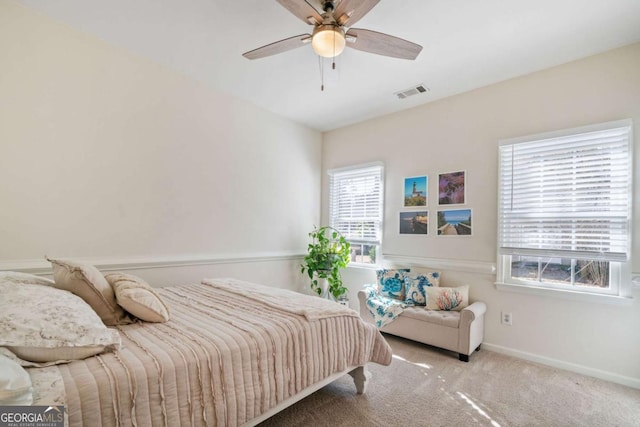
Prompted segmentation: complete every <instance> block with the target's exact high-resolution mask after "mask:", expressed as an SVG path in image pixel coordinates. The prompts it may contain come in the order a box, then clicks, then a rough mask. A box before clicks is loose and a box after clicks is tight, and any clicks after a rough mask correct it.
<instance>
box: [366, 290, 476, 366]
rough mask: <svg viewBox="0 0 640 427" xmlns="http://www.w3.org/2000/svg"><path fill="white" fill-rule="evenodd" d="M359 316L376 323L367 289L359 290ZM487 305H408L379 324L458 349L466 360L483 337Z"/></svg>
mask: <svg viewBox="0 0 640 427" xmlns="http://www.w3.org/2000/svg"><path fill="white" fill-rule="evenodd" d="M358 299H359V301H360V317H362V319H363V320H365V321H366V322H369V323H372V324H375V321H374V319H373V316H372V315H371V313H370V312H369V309H368V308H367V293H366V292H365V291H364V290H361V291H359V292H358ZM486 311H487V306H486V305H485V303H483V302H479V301H476V302H474V303H472V304H470V305H468V306H467V307H465V308H463V309H462V310H460V311H440V310H427V309H425V307H424V306H415V307H406V308H405V309H404V311H403V312H402V313H401V314H400V315H399V316H398V318H397V319H395V320H394V321H393V322H391V323H389V324H387V325H385V326H383V327H382V328H380V331H381V332H385V333H388V334H391V335H397V336H399V337H403V338H408V339H410V340H414V341H418V342H421V343H423V344H428V345H433V346H435V347H440V348H444V349H446V350H451V351H455V352H457V353H458V358H459V359H460V360H461V361H463V362H468V361H469V356H470V355H471V353H473V352H474V351H475V350H480V345H481V344H482V340H483V339H484V313H485V312H486Z"/></svg>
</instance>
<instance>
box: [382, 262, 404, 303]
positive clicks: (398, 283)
mask: <svg viewBox="0 0 640 427" xmlns="http://www.w3.org/2000/svg"><path fill="white" fill-rule="evenodd" d="M408 272H409V269H408V268H403V269H400V270H386V269H383V270H378V271H376V274H377V276H378V293H379V294H380V295H382V296H385V297H389V298H393V299H397V300H400V301H404V295H405V294H404V275H403V274H404V273H408Z"/></svg>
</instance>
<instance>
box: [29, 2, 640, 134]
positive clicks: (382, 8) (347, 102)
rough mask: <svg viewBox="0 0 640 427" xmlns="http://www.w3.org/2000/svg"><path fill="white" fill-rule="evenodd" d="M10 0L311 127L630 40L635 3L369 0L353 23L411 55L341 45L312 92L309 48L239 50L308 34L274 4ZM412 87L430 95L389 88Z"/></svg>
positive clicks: (637, 11) (314, 71) (637, 32)
mask: <svg viewBox="0 0 640 427" xmlns="http://www.w3.org/2000/svg"><path fill="white" fill-rule="evenodd" d="M18 1H19V2H20V3H22V4H24V5H26V6H28V7H30V8H32V9H35V10H38V11H40V12H41V13H43V14H45V15H47V16H50V17H53V18H55V19H57V20H60V21H63V22H65V23H67V24H69V25H70V26H71V27H74V28H77V29H80V30H82V31H84V32H86V33H88V34H91V35H93V36H96V37H98V38H100V39H102V40H105V41H107V42H109V43H111V44H114V45H117V46H120V47H124V48H126V49H127V50H129V51H131V52H134V53H136V54H138V55H142V56H144V57H148V58H151V59H152V60H154V61H156V62H158V63H161V64H163V65H165V66H167V67H170V68H172V69H174V70H177V71H179V72H181V73H183V74H186V75H187V76H190V77H192V78H194V79H197V80H199V81H202V82H205V83H206V84H208V85H210V86H211V87H213V88H215V89H218V90H220V91H223V92H226V93H230V94H232V95H235V96H237V97H240V98H244V99H246V100H249V101H250V102H252V103H254V104H256V105H258V106H260V107H263V108H265V109H267V110H270V111H273V112H275V113H278V114H280V115H282V116H285V117H288V118H290V119H292V120H295V121H297V122H299V123H303V124H305V125H307V126H309V127H311V128H315V129H318V130H321V131H326V130H331V129H335V128H338V127H341V126H344V125H347V124H351V123H355V122H358V121H361V120H365V119H369V118H372V117H376V116H380V115H383V114H387V113H390V112H394V111H399V110H403V109H406V108H410V107H413V106H416V105H419V104H424V103H427V102H430V101H433V100H436V99H440V98H444V97H447V96H451V95H453V94H456V93H461V92H465V91H468V90H471V89H474V88H478V87H482V86H486V85H488V84H491V83H495V82H498V81H502V80H506V79H509V78H512V77H515V76H519V75H524V74H528V73H531V72H533V71H536V70H540V69H544V68H548V67H551V66H554V65H558V64H562V63H565V62H569V61H572V60H575V59H578V58H582V57H585V56H589V55H592V54H596V53H599V52H603V51H606V50H609V49H612V48H615V47H619V46H623V45H627V44H630V43H633V42H637V41H640V1H639V0H536V1H531V0H527V1H525V0H483V1H479V0H430V1H425V0H381V1H380V3H379V4H378V5H377V6H376V7H375V8H373V9H372V10H371V12H369V14H368V15H366V16H365V17H364V18H363V19H362V20H360V21H359V22H358V23H357V24H356V25H355V27H358V28H366V29H371V30H375V31H379V32H383V33H387V34H391V35H394V36H397V37H401V38H404V39H407V40H410V41H412V42H415V43H418V44H420V45H422V46H423V47H424V49H423V50H422V53H420V55H419V56H418V58H417V60H415V61H407V60H401V59H394V58H388V57H383V56H378V55H374V54H369V53H365V52H360V51H357V50H354V49H347V50H345V52H344V53H343V54H342V55H341V56H340V57H338V60H337V67H338V71H337V73H336V72H331V71H328V69H330V66H329V65H330V64H329V63H327V66H326V69H325V91H324V92H321V91H320V68H319V61H318V57H317V56H315V55H314V53H313V50H312V49H311V46H308V45H307V46H304V47H302V48H299V49H296V50H293V51H289V52H285V53H282V54H280V55H277V56H272V57H267V58H263V59H258V60H254V61H249V60H247V59H245V58H243V57H242V56H241V54H242V53H243V52H246V51H249V50H252V49H254V48H257V47H259V46H263V45H265V44H268V43H271V42H274V41H277V40H280V39H284V38H287V37H291V36H295V35H298V34H304V33H307V32H310V27H309V26H308V25H306V24H305V23H304V22H302V21H301V20H299V19H298V18H296V17H295V16H294V15H292V14H291V13H289V12H288V11H287V10H286V9H284V8H283V7H282V6H281V5H280V4H278V3H277V2H276V1H275V0H189V1H184V0H182V1H179V0H133V1H132V0H109V1H97V0H56V1H42V0H18ZM310 1H317V0H310ZM639 72H640V70H639ZM336 75H337V76H336ZM418 83H424V85H425V86H427V87H428V88H430V91H429V92H427V93H425V94H421V95H417V96H414V97H410V98H407V99H405V100H399V99H397V97H396V96H394V95H393V93H394V92H397V91H401V90H405V89H407V88H410V87H411V86H414V85H416V84H418ZM541 90H544V88H541Z"/></svg>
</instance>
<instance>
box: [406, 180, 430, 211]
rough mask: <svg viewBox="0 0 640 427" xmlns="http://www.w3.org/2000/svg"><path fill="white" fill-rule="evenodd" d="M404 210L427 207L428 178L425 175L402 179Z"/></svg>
mask: <svg viewBox="0 0 640 427" xmlns="http://www.w3.org/2000/svg"><path fill="white" fill-rule="evenodd" d="M403 194H404V204H403V206H404V207H405V208H413V207H422V206H427V199H428V197H429V177H428V176H427V175H421V176H413V177H409V178H405V179H404V193H403Z"/></svg>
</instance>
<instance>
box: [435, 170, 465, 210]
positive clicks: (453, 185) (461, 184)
mask: <svg viewBox="0 0 640 427" xmlns="http://www.w3.org/2000/svg"><path fill="white" fill-rule="evenodd" d="M466 175H467V174H466V171H457V172H446V173H440V174H438V205H441V206H442V205H464V204H466V200H467V194H466V193H467V190H466V188H467V186H466Z"/></svg>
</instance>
